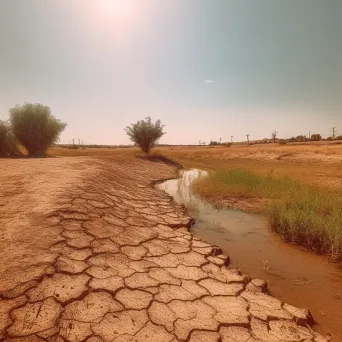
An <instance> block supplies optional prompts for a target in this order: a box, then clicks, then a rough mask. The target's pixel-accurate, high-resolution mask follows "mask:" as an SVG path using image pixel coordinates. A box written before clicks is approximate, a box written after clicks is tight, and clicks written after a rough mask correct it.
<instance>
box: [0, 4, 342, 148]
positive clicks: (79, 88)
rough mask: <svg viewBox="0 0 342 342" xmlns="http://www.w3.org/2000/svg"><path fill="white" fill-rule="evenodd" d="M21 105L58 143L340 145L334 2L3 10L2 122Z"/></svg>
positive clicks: (338, 24) (338, 13) (341, 97)
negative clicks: (326, 140)
mask: <svg viewBox="0 0 342 342" xmlns="http://www.w3.org/2000/svg"><path fill="white" fill-rule="evenodd" d="M24 102H40V103H43V104H46V105H49V106H50V107H51V108H52V111H53V113H54V115H55V116H56V117H58V118H60V119H61V120H63V121H65V122H67V123H68V127H67V129H66V130H65V132H64V133H63V134H62V136H61V142H64V143H69V142H70V141H71V139H72V138H81V139H82V140H84V141H85V142H88V143H105V144H120V143H127V142H128V138H127V137H126V135H125V132H124V130H123V128H124V127H125V126H126V125H128V124H130V123H131V122H135V121H136V120H138V119H141V118H144V117H146V116H147V115H149V116H151V117H152V118H153V119H161V120H162V122H163V123H164V124H165V126H166V127H165V130H166V132H167V135H165V137H164V138H163V139H162V140H161V141H162V142H165V143H194V142H198V140H202V141H203V140H204V141H207V142H209V141H210V139H213V140H217V139H219V138H222V139H223V140H229V139H230V136H231V135H234V137H235V138H234V139H236V140H242V139H243V138H244V135H245V134H246V133H250V134H251V139H256V138H263V137H269V136H270V135H271V132H272V130H274V129H276V130H277V131H279V134H280V136H284V137H285V136H287V137H289V136H292V135H299V134H306V133H307V132H308V131H309V130H311V131H312V132H320V133H321V134H322V135H325V136H327V135H328V134H329V131H330V128H331V127H333V126H337V128H338V132H339V133H340V134H342V1H341V0H0V118H1V119H6V118H8V109H9V108H10V107H13V106H14V105H15V104H22V103H24Z"/></svg>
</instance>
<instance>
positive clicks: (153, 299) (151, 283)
mask: <svg viewBox="0 0 342 342" xmlns="http://www.w3.org/2000/svg"><path fill="white" fill-rule="evenodd" d="M98 164H99V165H98V167H99V172H98V173H97V175H96V177H93V178H92V179H89V180H88V181H87V182H83V183H82V184H75V187H74V190H73V191H72V193H71V194H69V195H68V196H69V197H68V198H69V200H68V201H67V204H66V205H65V206H64V207H61V208H59V209H58V210H56V211H55V212H54V213H53V214H51V215H50V216H49V217H48V218H47V219H46V220H47V223H48V224H49V225H52V226H54V227H55V229H56V232H58V234H59V238H58V239H57V242H55V243H54V244H53V245H51V246H50V248H49V253H50V254H51V256H52V257H51V260H52V261H51V262H46V263H44V264H40V265H32V270H31V269H28V270H27V272H28V274H29V275H30V279H29V280H27V279H25V282H23V283H20V282H16V284H15V286H14V287H13V288H11V289H8V290H6V291H3V292H1V293H0V298H1V299H0V340H1V341H6V342H41V341H48V342H66V341H69V342H78V341H87V342H114V341H115V342H124V341H132V342H138V341H151V342H153V341H156V342H160V341H163V342H168V341H169V342H176V341H192V342H195V341H198V342H212V341H213V342H214V341H221V342H247V341H248V342H256V341H259V342H261V341H265V342H266V341H267V342H271V341H274V342H281V341H284V342H285V341H287V342H290V341H293V342H296V341H303V342H304V341H306V342H309V341H311V342H323V341H325V339H323V338H322V337H321V336H319V335H318V334H316V333H315V332H313V331H312V330H311V329H310V327H309V326H310V325H312V324H313V319H312V317H311V315H310V313H309V311H308V310H306V309H299V308H296V307H293V306H291V305H288V304H284V303H282V302H281V301H279V300H277V299H276V298H273V297H271V296H268V295H267V294H265V293H264V292H265V291H266V284H265V282H263V281H261V280H258V279H253V280H251V279H250V278H249V277H248V276H246V275H243V274H241V273H239V272H238V271H236V270H231V269H228V268H227V265H228V264H229V258H228V257H227V256H226V255H223V254H222V251H221V250H220V248H218V247H216V246H211V245H209V244H207V243H205V242H203V241H200V240H198V239H196V238H194V237H193V235H192V234H191V233H190V232H189V228H190V226H191V224H192V219H191V218H190V217H188V216H187V215H186V213H185V212H184V209H183V208H182V207H181V206H178V205H177V204H175V203H174V202H172V199H171V198H169V197H168V196H167V195H166V194H164V193H162V192H160V191H158V190H156V189H154V188H153V187H152V186H151V184H152V182H153V181H156V180H157V179H166V178H169V177H172V176H174V175H175V170H174V169H173V168H171V167H169V166H167V165H164V164H161V163H150V162H147V161H130V162H128V161H126V162H125V161H122V160H121V161H119V162H114V161H106V160H102V161H98ZM33 238H34V237H33ZM14 277H15V275H14Z"/></svg>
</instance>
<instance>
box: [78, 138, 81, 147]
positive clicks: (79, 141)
mask: <svg viewBox="0 0 342 342" xmlns="http://www.w3.org/2000/svg"><path fill="white" fill-rule="evenodd" d="M78 146H81V139H80V138H78Z"/></svg>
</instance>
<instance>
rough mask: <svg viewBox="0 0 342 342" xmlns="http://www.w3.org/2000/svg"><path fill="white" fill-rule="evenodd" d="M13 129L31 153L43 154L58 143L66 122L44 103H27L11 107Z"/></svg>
mask: <svg viewBox="0 0 342 342" xmlns="http://www.w3.org/2000/svg"><path fill="white" fill-rule="evenodd" d="M10 120H11V125H12V130H13V133H14V134H15V136H16V137H17V139H18V140H19V142H20V143H21V144H22V145H23V146H24V147H25V148H26V149H27V151H28V153H29V155H37V156H41V155H44V154H45V153H46V150H47V149H48V147H49V146H51V145H52V144H54V143H56V142H57V140H58V138H59V135H60V133H61V132H62V131H63V130H64V128H65V127H66V124H65V123H63V122H61V121H60V120H58V119H56V118H55V117H54V116H53V115H52V114H51V109H50V107H48V106H44V105H42V104H39V103H38V104H31V103H25V104H24V105H22V106H19V105H17V106H16V107H14V108H11V109H10Z"/></svg>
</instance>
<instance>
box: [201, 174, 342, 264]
mask: <svg viewBox="0 0 342 342" xmlns="http://www.w3.org/2000/svg"><path fill="white" fill-rule="evenodd" d="M195 189H196V190H197V191H198V192H199V193H200V194H202V195H204V196H208V197H209V198H210V197H213V196H215V194H216V195H217V196H221V197H222V196H227V197H245V198H258V197H262V198H267V199H270V200H269V201H267V203H268V204H267V205H265V208H264V213H265V214H266V215H267V216H268V217H269V220H270V223H271V225H272V227H273V228H274V230H275V231H277V232H278V233H279V234H281V236H282V237H283V239H284V240H286V241H288V242H293V243H297V244H299V245H302V246H305V247H307V248H309V249H312V250H315V251H317V252H319V253H326V254H328V255H329V256H331V257H332V258H334V259H337V260H342V193H341V192H334V191H329V190H325V189H320V188H316V187H314V186H310V185H306V184H301V183H299V182H297V181H295V180H293V179H291V178H289V177H282V178H277V177H274V176H273V175H272V174H269V175H258V174H255V173H253V172H251V171H247V170H243V169H223V170H218V171H213V172H211V173H210V174H209V176H208V177H207V178H202V179H199V180H198V182H196V183H195Z"/></svg>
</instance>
